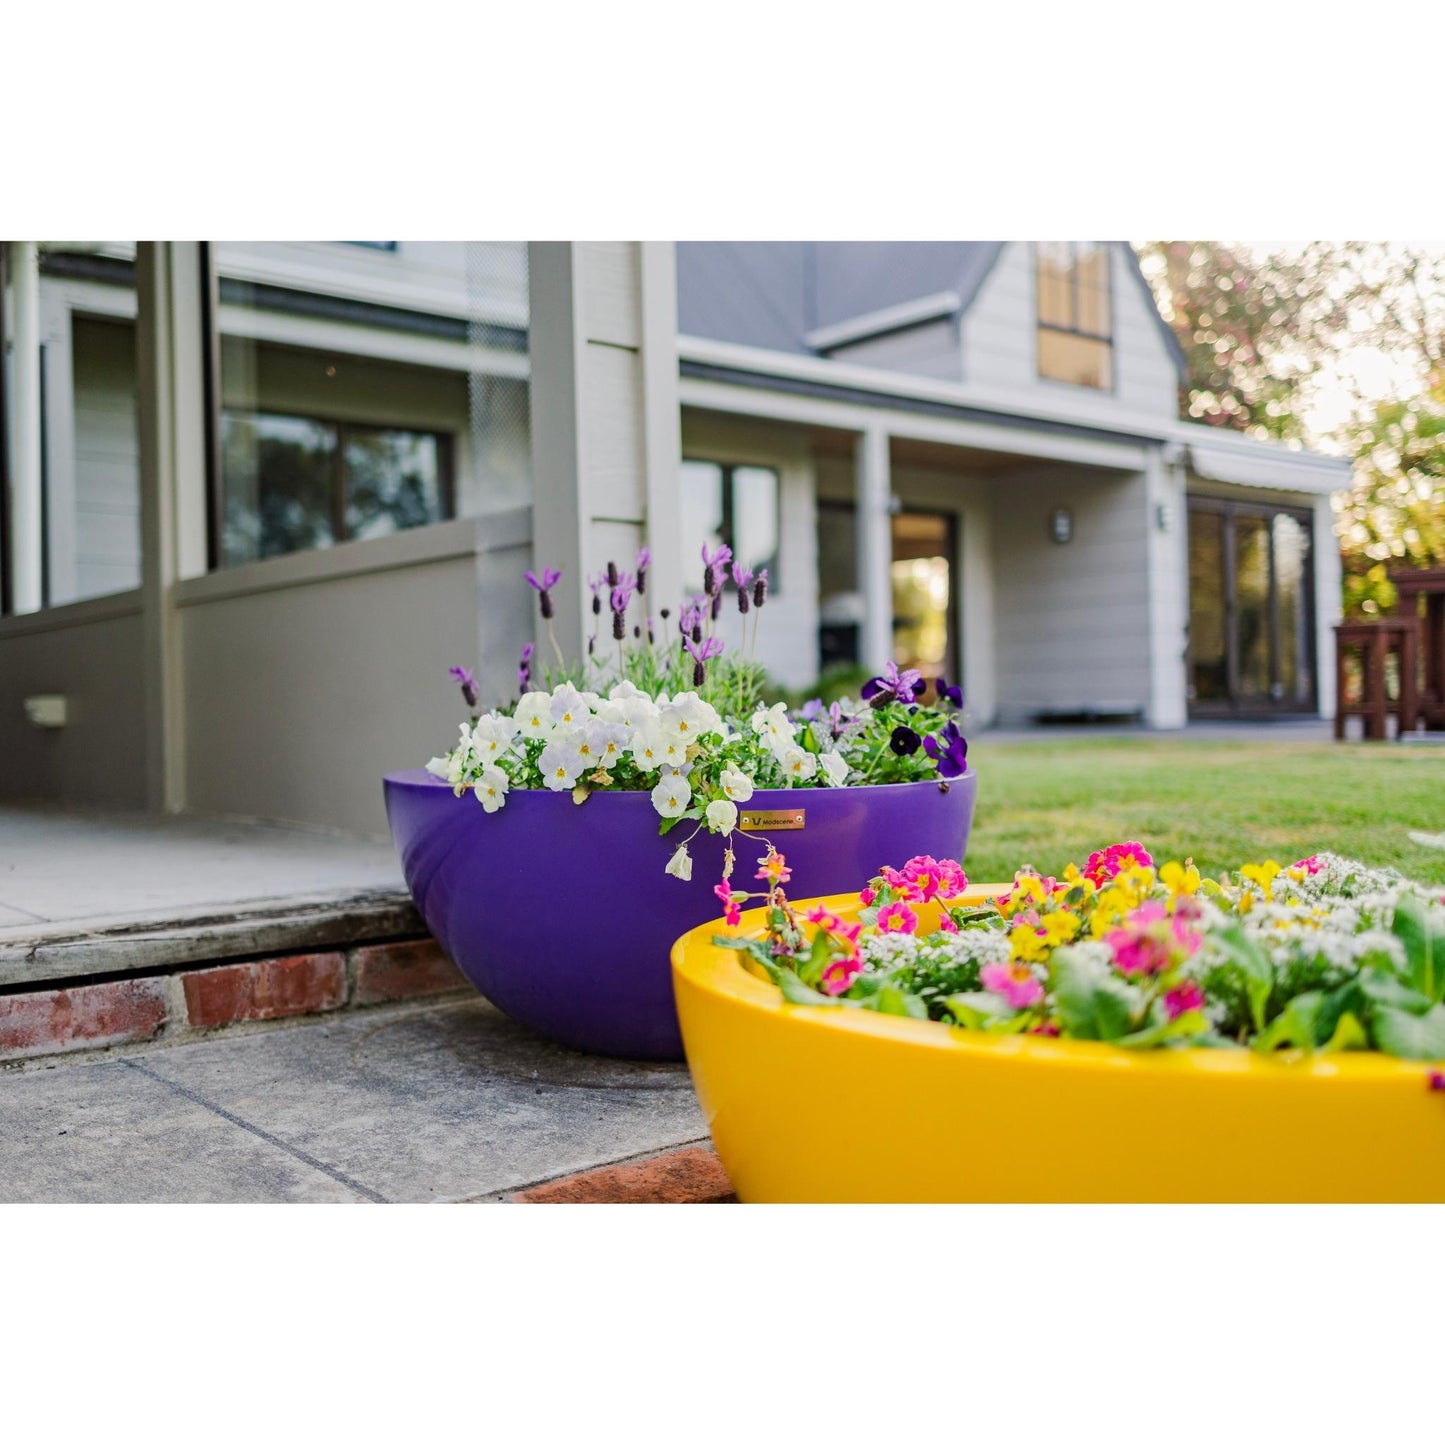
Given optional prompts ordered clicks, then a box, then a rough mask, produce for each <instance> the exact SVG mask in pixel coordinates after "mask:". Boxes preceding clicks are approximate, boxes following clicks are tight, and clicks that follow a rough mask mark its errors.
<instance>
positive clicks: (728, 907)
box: [712, 880, 748, 928]
mask: <svg viewBox="0 0 1445 1445" xmlns="http://www.w3.org/2000/svg"><path fill="white" fill-rule="evenodd" d="M712 891H713V892H714V893H715V894H716V895H717V898H718V900H719V901H720V902H721V903H722V906H723V910H724V912H723V922H724V923H726V924H727V926H728V927H729V928H736V927H737V926H738V924H739V923H741V922H742V917H743V910H742V905H741V904H740V903H739V902H738V899H739V898H746V897H747V896H748V895H747V894H746V893H743V894H734V893H733V888H732V884H731V883H728V882H727V881H726V880H724V881H723V882H721V883H719V884H718V885H717V886H716V887H715V888H714V889H713V890H712Z"/></svg>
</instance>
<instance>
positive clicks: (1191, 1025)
mask: <svg viewBox="0 0 1445 1445" xmlns="http://www.w3.org/2000/svg"><path fill="white" fill-rule="evenodd" d="M1209 1027H1210V1025H1209V1020H1208V1019H1207V1018H1205V1016H1204V1015H1203V1014H1202V1013H1200V1011H1199V1010H1198V1009H1190V1010H1189V1012H1188V1013H1182V1014H1180V1015H1179V1017H1178V1018H1173V1019H1170V1020H1169V1021H1168V1022H1167V1023H1162V1024H1155V1025H1154V1026H1153V1027H1152V1028H1147V1029H1140V1030H1139V1032H1138V1033H1137V1034H1125V1035H1124V1037H1123V1038H1121V1039H1115V1040H1114V1042H1115V1043H1116V1044H1118V1045H1119V1047H1120V1048H1123V1049H1157V1048H1158V1047H1159V1046H1160V1045H1161V1044H1167V1043H1170V1042H1171V1041H1172V1040H1174V1039H1192V1038H1197V1037H1198V1036H1199V1035H1200V1034H1207V1033H1208V1032H1209Z"/></svg>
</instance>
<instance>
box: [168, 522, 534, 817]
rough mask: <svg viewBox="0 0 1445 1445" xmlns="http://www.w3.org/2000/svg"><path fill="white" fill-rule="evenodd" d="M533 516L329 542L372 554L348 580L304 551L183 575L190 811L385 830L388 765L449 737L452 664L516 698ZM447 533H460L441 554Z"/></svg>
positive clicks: (439, 747) (442, 745) (417, 761)
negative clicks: (189, 577) (192, 577)
mask: <svg viewBox="0 0 1445 1445" xmlns="http://www.w3.org/2000/svg"><path fill="white" fill-rule="evenodd" d="M528 519H529V514H528V513H527V512H526V511H525V510H524V511H522V512H517V513H510V514H507V516H506V517H505V518H498V519H495V520H494V521H492V522H490V523H487V524H482V523H472V522H454V523H449V524H444V525H443V526H442V527H436V528H426V529H423V531H422V532H416V533H403V534H400V535H398V536H396V537H386V538H381V539H378V541H376V542H359V543H353V544H350V546H348V547H345V548H337V549H335V550H334V552H333V553H332V554H331V559H332V560H334V559H335V558H336V557H339V556H341V555H342V554H343V553H355V554H362V553H364V552H365V551H367V550H368V549H378V550H374V551H373V553H372V555H373V558H374V559H375V565H374V566H367V567H366V569H365V570H358V571H355V572H352V573H350V574H348V575H337V574H336V573H335V572H334V571H323V570H321V564H320V563H319V562H318V559H317V558H316V556H315V555H314V554H302V555H300V556H297V557H286V558H277V559H273V560H272V561H270V562H262V563H256V564H253V565H251V566H249V567H245V568H237V569H233V571H232V572H230V573H217V574H213V575H212V576H211V577H207V578H201V579H197V581H196V582H193V583H189V584H185V587H184V589H183V593H184V601H185V605H184V606H183V607H182V631H183V649H184V667H185V679H186V764H187V770H186V788H187V799H188V806H189V809H190V810H191V811H194V812H203V813H226V814H239V815H245V816H249V817H262V818H280V819H288V820H292V821H295V822H300V823H312V824H321V825H324V826H329V827H335V828H343V829H347V830H351V831H356V832H362V833H370V834H377V835H380V834H384V833H385V832H386V812H385V808H384V806H383V802H382V794H381V778H382V775H383V773H386V772H391V771H395V770H397V769H402V768H413V767H421V766H422V765H423V764H425V762H426V761H427V759H428V758H430V757H432V756H434V755H435V754H437V753H440V752H443V751H445V750H446V749H447V748H449V747H450V746H451V745H452V744H453V743H454V742H455V741H456V733H457V724H458V723H459V722H461V721H463V720H464V717H465V712H464V708H463V705H462V702H461V697H460V694H459V692H458V691H457V688H456V686H455V684H454V683H452V682H451V681H450V679H449V678H448V677H447V669H448V668H449V667H450V666H452V665H453V664H463V665H466V666H469V667H474V668H477V670H478V677H479V680H480V681H481V684H482V694H483V703H484V704H491V703H494V702H497V701H501V700H503V699H505V698H507V697H510V696H512V695H513V694H514V692H515V669H516V658H517V654H518V653H519V652H520V650H521V647H522V644H523V643H524V642H525V641H526V640H528V639H529V638H530V637H531V635H532V617H531V609H530V606H529V603H530V594H529V592H528V589H527V587H526V585H525V583H523V582H522V580H521V575H522V573H523V572H524V571H525V570H526V568H527V567H529V566H530V565H531V548H530V535H529V530H528ZM425 534H431V535H430V536H427V535H425ZM447 536H453V537H455V538H459V539H460V543H459V545H456V546H453V547H452V548H451V551H450V555H447V548H446V547H445V546H443V545H441V544H442V543H443V542H445V539H446V537H447ZM422 546H426V547H427V548H428V549H429V550H430V551H431V552H432V553H433V555H431V556H422V557H420V558H418V557H417V556H416V555H415V554H416V549H418V548H421V547H422ZM468 546H470V547H471V548H472V550H471V551H470V553H468V552H467V551H466V550H465V547H468ZM382 548H386V549H387V550H386V551H384V552H382V551H380V550H379V549H382ZM408 549H411V550H410V552H409V551H408ZM437 553H441V554H442V555H436V554H437ZM363 560H365V559H364V558H363ZM283 566H285V567H287V569H288V570H286V571H283V570H282V568H283ZM308 570H310V571H311V574H312V575H306V574H307V572H308ZM238 574H251V575H250V576H244V575H238ZM228 584H229V590H228ZM248 586H249V590H236V589H237V588H238V587H248ZM208 592H209V593H210V594H211V595H207V593H208Z"/></svg>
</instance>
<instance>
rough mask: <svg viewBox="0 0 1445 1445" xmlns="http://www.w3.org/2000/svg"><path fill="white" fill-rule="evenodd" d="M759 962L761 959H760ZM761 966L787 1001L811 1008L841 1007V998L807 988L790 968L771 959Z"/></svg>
mask: <svg viewBox="0 0 1445 1445" xmlns="http://www.w3.org/2000/svg"><path fill="white" fill-rule="evenodd" d="M759 962H762V960H761V959H760V960H759ZM763 967H764V968H765V969H766V970H767V973H768V977H769V978H770V979H772V981H773V982H774V983H775V984H776V985H777V986H778V990H779V992H780V993H781V994H782V995H783V997H784V998H785V999H786V1000H787V1001H788V1002H789V1003H798V1004H807V1005H808V1006H809V1007H811V1008H841V1007H842V1006H843V1000H842V999H840V998H830V997H829V996H828V995H827V994H825V993H819V992H818V990H817V989H815V988H809V987H808V985H807V984H805V983H804V982H803V980H802V979H800V978H799V977H798V975H797V974H796V973H794V972H793V970H792V969H791V968H784V967H782V966H781V965H780V964H776V963H774V962H772V960H768V961H767V962H765V963H763Z"/></svg>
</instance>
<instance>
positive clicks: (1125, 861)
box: [1084, 843, 1154, 884]
mask: <svg viewBox="0 0 1445 1445" xmlns="http://www.w3.org/2000/svg"><path fill="white" fill-rule="evenodd" d="M1153 866H1154V860H1153V858H1151V857H1150V856H1149V850H1148V849H1147V848H1145V846H1144V845H1143V844H1142V843H1111V844H1110V845H1109V846H1108V847H1107V848H1105V849H1103V850H1102V851H1101V852H1098V853H1090V854H1089V864H1088V867H1086V868H1085V869H1084V877H1085V878H1087V879H1088V880H1089V882H1091V883H1094V884H1099V883H1103V882H1105V881H1106V880H1107V879H1110V878H1114V877H1116V876H1117V875H1118V874H1119V873H1120V872H1122V871H1123V870H1124V869H1125V868H1152V867H1153Z"/></svg>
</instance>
